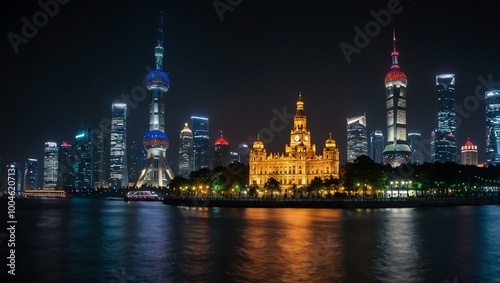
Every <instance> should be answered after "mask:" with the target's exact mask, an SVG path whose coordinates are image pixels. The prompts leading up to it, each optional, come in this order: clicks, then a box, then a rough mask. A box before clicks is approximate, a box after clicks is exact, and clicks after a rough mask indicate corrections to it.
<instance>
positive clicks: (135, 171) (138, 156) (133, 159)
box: [128, 141, 144, 184]
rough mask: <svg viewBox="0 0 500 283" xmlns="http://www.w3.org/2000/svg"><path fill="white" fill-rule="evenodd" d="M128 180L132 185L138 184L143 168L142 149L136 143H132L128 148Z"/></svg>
mask: <svg viewBox="0 0 500 283" xmlns="http://www.w3.org/2000/svg"><path fill="white" fill-rule="evenodd" d="M128 149H129V150H128V156H129V160H128V180H129V182H130V183H134V184H135V183H137V181H138V180H139V175H140V174H141V170H142V167H143V166H144V164H142V159H143V158H142V148H141V146H140V144H139V143H138V142H136V141H132V142H131V143H130V146H129V148H128Z"/></svg>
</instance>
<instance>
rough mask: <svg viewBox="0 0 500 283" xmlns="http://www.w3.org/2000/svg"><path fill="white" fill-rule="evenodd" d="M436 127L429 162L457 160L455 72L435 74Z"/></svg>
mask: <svg viewBox="0 0 500 283" xmlns="http://www.w3.org/2000/svg"><path fill="white" fill-rule="evenodd" d="M436 89H437V101H438V117H437V121H438V127H437V129H436V131H435V133H434V137H433V139H434V147H433V149H434V151H433V152H431V157H432V158H431V162H433V163H434V162H441V163H445V162H457V159H458V147H457V119H456V113H455V74H441V75H437V76H436Z"/></svg>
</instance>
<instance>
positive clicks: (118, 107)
mask: <svg viewBox="0 0 500 283" xmlns="http://www.w3.org/2000/svg"><path fill="white" fill-rule="evenodd" d="M110 144H111V146H110V162H109V163H110V167H109V186H110V187H111V188H121V187H123V186H128V170H127V104H125V103H113V105H112V107H111V139H110Z"/></svg>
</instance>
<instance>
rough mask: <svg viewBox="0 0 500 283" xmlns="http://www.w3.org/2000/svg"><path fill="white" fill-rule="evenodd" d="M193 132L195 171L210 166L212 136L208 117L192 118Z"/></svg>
mask: <svg viewBox="0 0 500 283" xmlns="http://www.w3.org/2000/svg"><path fill="white" fill-rule="evenodd" d="M191 129H192V131H193V137H194V139H193V171H197V170H200V169H201V168H209V167H210V166H209V165H210V143H209V141H210V136H209V127H208V118H207V117H198V116H191Z"/></svg>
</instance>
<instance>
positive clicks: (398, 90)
mask: <svg viewBox="0 0 500 283" xmlns="http://www.w3.org/2000/svg"><path fill="white" fill-rule="evenodd" d="M392 41H393V51H392V53H391V56H392V67H391V70H390V71H389V72H388V73H387V75H386V76H385V80H384V82H385V89H386V97H385V103H386V110H387V140H386V142H387V143H386V146H385V149H384V152H383V153H382V159H383V162H384V164H390V165H391V166H392V167H397V166H399V165H401V164H407V163H410V161H411V150H410V147H409V146H408V142H407V141H406V85H407V80H406V75H405V73H403V71H401V70H400V69H399V64H398V56H399V53H398V52H397V51H396V31H395V29H393V32H392Z"/></svg>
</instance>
